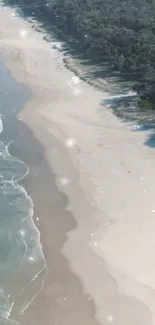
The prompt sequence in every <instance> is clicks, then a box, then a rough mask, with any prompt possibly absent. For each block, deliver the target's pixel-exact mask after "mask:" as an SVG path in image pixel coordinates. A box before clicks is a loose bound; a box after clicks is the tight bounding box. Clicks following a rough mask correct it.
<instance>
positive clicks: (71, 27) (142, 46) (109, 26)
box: [12, 0, 155, 106]
mask: <svg viewBox="0 0 155 325" xmlns="http://www.w3.org/2000/svg"><path fill="white" fill-rule="evenodd" d="M12 1H14V0H12ZM47 1H48V0H47ZM17 3H19V4H23V5H25V7H26V6H27V5H29V6H30V7H29V8H31V9H32V10H34V11H35V10H36V11H38V12H40V13H41V12H44V13H45V14H46V16H47V19H48V20H49V21H51V24H52V23H53V21H54V23H55V24H56V25H57V27H58V28H59V29H60V30H62V31H63V33H65V34H67V35H71V36H73V37H74V38H75V39H77V40H78V41H79V44H80V46H81V49H82V50H83V52H85V53H86V54H87V55H91V56H97V57H98V58H99V60H100V62H105V61H106V62H107V61H108V63H109V64H110V66H111V68H112V69H114V70H119V71H120V72H121V73H122V74H123V73H124V74H129V75H130V77H131V76H133V78H136V80H137V81H140V82H141V85H140V86H138V88H137V89H138V90H139V91H140V92H141V93H142V94H143V97H144V98H145V99H146V98H148V99H149V100H151V102H152V103H155V95H154V89H155V1H154V0H49V1H48V2H45V0H38V1H36V0H31V2H30V0H25V2H23V0H16V4H17ZM153 106H154V105H153Z"/></svg>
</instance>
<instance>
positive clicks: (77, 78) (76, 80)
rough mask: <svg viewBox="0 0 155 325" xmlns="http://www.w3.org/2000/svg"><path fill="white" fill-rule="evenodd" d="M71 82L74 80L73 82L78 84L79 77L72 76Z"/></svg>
mask: <svg viewBox="0 0 155 325" xmlns="http://www.w3.org/2000/svg"><path fill="white" fill-rule="evenodd" d="M72 82H74V83H75V84H78V83H80V78H79V77H77V76H73V77H72Z"/></svg>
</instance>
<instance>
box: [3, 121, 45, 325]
mask: <svg viewBox="0 0 155 325" xmlns="http://www.w3.org/2000/svg"><path fill="white" fill-rule="evenodd" d="M0 131H1V132H2V131H3V123H2V119H0ZM10 144H11V142H10V143H9V144H7V145H4V144H3V142H1V141H0V211H1V218H0V324H7V325H11V324H16V321H15V320H12V319H11V313H12V310H13V311H14V310H15V312H14V314H16V315H18V316H19V315H20V314H22V313H23V312H24V311H25V310H26V309H27V308H28V306H29V305H30V304H31V302H32V301H33V300H34V299H35V297H36V295H37V294H38V293H39V292H40V290H41V289H42V287H43V283H44V277H45V276H46V271H47V264H46V260H45V257H44V254H43V250H42V245H41V242H40V232H39V229H38V228H37V226H36V224H35V222H34V220H33V216H34V209H33V208H34V204H33V201H32V199H31V197H30V196H29V195H28V193H27V191H26V190H25V188H24V187H23V186H21V185H19V184H18V182H19V181H20V180H22V179H23V178H25V176H26V175H27V174H28V173H29V167H28V166H27V165H26V164H25V163H24V162H23V161H21V160H19V159H18V158H16V157H13V156H12V155H11V154H10V152H9V146H10ZM38 274H41V279H40V280H39V282H38V279H37V277H38ZM19 279H20V281H19Z"/></svg>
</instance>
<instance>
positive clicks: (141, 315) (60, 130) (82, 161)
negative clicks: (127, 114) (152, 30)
mask: <svg viewBox="0 0 155 325" xmlns="http://www.w3.org/2000/svg"><path fill="white" fill-rule="evenodd" d="M21 30H22V31H23V30H25V31H27V33H24V32H22V33H21ZM0 31H2V32H1V35H0V37H1V38H0V51H1V53H2V54H3V56H4V58H5V60H6V64H7V66H8V67H9V69H10V71H11V72H12V74H13V75H14V77H15V78H16V79H17V80H18V81H19V82H23V83H25V84H26V85H28V86H29V87H30V89H31V91H32V94H33V96H32V99H31V100H30V101H29V102H28V103H27V105H26V106H25V107H24V109H23V110H22V112H21V113H20V116H19V118H20V119H22V121H23V122H24V123H25V124H26V125H27V126H28V128H29V129H31V131H32V133H33V135H34V136H35V138H36V139H37V140H38V141H39V142H40V144H41V145H42V147H43V148H44V157H45V158H46V161H47V163H48V165H49V166H51V168H52V171H53V172H54V174H55V175H56V183H57V187H58V188H59V190H60V191H61V192H62V193H64V194H65V195H66V196H67V199H68V201H67V202H66V203H65V204H66V211H68V213H69V212H71V213H72V215H73V216H74V218H75V220H76V223H75V222H73V220H71V219H72V218H71V219H69V218H68V217H67V218H66V219H65V221H64V218H65V214H64V215H63V214H62V211H61V218H59V222H58V224H57V225H59V227H58V228H57V227H55V239H53V237H52V236H53V234H52V236H51V231H50V230H51V229H52V221H51V220H50V219H49V218H46V217H45V218H43V219H42V221H41V223H42V229H43V231H41V239H42V243H43V248H44V253H45V256H46V258H47V262H48V266H49V269H50V273H49V276H48V278H47V281H46V283H45V288H44V290H43V291H42V293H41V294H40V295H39V296H38V298H36V301H35V306H33V307H32V308H31V307H30V309H29V311H27V313H26V315H25V321H24V324H26V323H29V324H31V323H35V322H37V324H55V325H58V324H61V325H67V324H73V323H74V324H83V325H86V324H89V325H90V324H93V325H94V324H95V325H96V324H97V323H98V321H99V322H100V323H101V324H104V325H107V324H109V323H112V324H116V325H131V324H132V325H151V324H155V271H154V270H155V236H154V233H155V195H154V194H155V190H154V186H155V185H154V184H155V152H154V150H153V149H150V148H147V147H144V145H143V142H144V139H145V137H146V136H147V134H146V133H144V132H139V133H136V132H132V130H131V126H130V125H127V124H123V123H121V122H120V121H119V120H118V119H117V118H116V117H115V116H114V115H112V113H111V111H109V110H108V109H107V108H106V107H104V105H101V103H102V102H103V99H105V98H108V97H110V95H109V94H108V93H105V92H104V91H99V90H96V89H93V87H92V86H89V85H87V84H86V83H84V82H82V81H80V82H79V83H77V80H76V79H75V78H74V75H73V73H72V72H70V71H68V70H67V69H66V68H65V67H64V65H63V60H62V57H61V55H60V54H59V55H58V51H56V50H53V49H52V47H51V44H49V43H47V42H46V41H44V40H43V39H42V38H43V33H38V32H36V31H35V30H34V29H32V27H31V24H30V23H28V22H26V21H24V20H23V19H22V18H19V17H16V16H14V15H12V10H11V9H7V10H5V9H4V8H2V7H1V8H0ZM107 86H108V85H107ZM109 87H110V85H109ZM72 146H73V147H72ZM71 147H72V148H71ZM48 165H47V166H48ZM47 166H46V168H47V169H48V167H47ZM37 168H39V166H38V167H37ZM38 173H39V172H38ZM45 173H46V171H45ZM43 175H44V174H43ZM48 182H49V183H48ZM34 183H35V182H34ZM39 184H43V190H42V188H40V189H39V188H38V186H40V185H39ZM39 184H37V182H36V183H35V184H34V188H35V190H36V191H37V190H38V192H39V194H38V195H36V199H35V203H36V206H37V202H40V200H41V195H44V194H45V193H46V191H47V188H48V195H49V191H50V178H49V177H47V178H46V182H45V179H44V178H43V179H40V183H39ZM52 184H53V183H51V193H50V195H51V197H52V196H53V195H54V194H53V192H52V191H56V189H52ZM46 185H47V187H46ZM62 195H63V194H62ZM66 196H65V197H66ZM49 200H50V198H49ZM55 200H56V199H55ZM57 200H58V206H59V194H58V196H57ZM44 202H46V200H45V201H44ZM48 202H49V201H48ZM61 204H62V202H61V201H60V206H61ZM41 207H42V206H41V204H40V209H41ZM44 208H45V209H47V207H46V206H45V207H44ZM48 209H52V201H51V206H49V207H48ZM48 211H49V210H48ZM38 213H39V210H38ZM43 213H44V209H43V207H42V214H43ZM54 214H55V210H54V209H53V211H52V217H51V218H54ZM57 214H58V216H59V212H58V213H57ZM45 215H46V214H45ZM62 215H63V218H62ZM59 217H60V216H59ZM62 220H63V222H64V223H63V224H62V223H61V222H62ZM72 222H73V224H72ZM61 225H62V226H61ZM65 226H66V229H65ZM61 227H63V229H65V232H67V237H66V235H65V239H66V241H65V239H63V240H62V239H61V238H60V241H61V240H62V242H61V245H59V246H60V247H61V252H60V254H61V257H62V258H63V259H64V260H65V263H67V268H64V264H61V263H59V261H58V262H56V261H57V259H56V260H55V259H54V256H55V255H54V251H55V250H54V248H53V245H56V243H57V241H58V239H57V238H58V237H59V235H60V234H61V232H62V229H61ZM57 248H58V247H56V249H57ZM50 252H53V255H52V256H50ZM53 269H54V271H53V272H54V274H58V276H57V279H56V278H55V277H54V278H52V270H53ZM66 269H67V271H66ZM50 274H51V275H50ZM62 288H63V290H62ZM86 293H87V294H86ZM93 303H94V304H95V306H94V305H93ZM53 306H54V307H53ZM35 308H36V309H35ZM31 309H32V310H33V309H35V310H36V311H35V312H34V314H35V315H36V316H35V317H36V318H35V320H33V322H32V316H31V315H32V314H33V311H32V310H31ZM31 313H32V314H31ZM27 320H28V321H27Z"/></svg>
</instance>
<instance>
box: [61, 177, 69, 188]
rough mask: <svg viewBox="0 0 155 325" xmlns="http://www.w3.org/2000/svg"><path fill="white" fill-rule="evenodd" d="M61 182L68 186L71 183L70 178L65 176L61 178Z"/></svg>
mask: <svg viewBox="0 0 155 325" xmlns="http://www.w3.org/2000/svg"><path fill="white" fill-rule="evenodd" d="M60 183H61V185H64V186H66V185H68V184H69V180H68V178H66V177H63V178H61V180H60Z"/></svg>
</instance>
